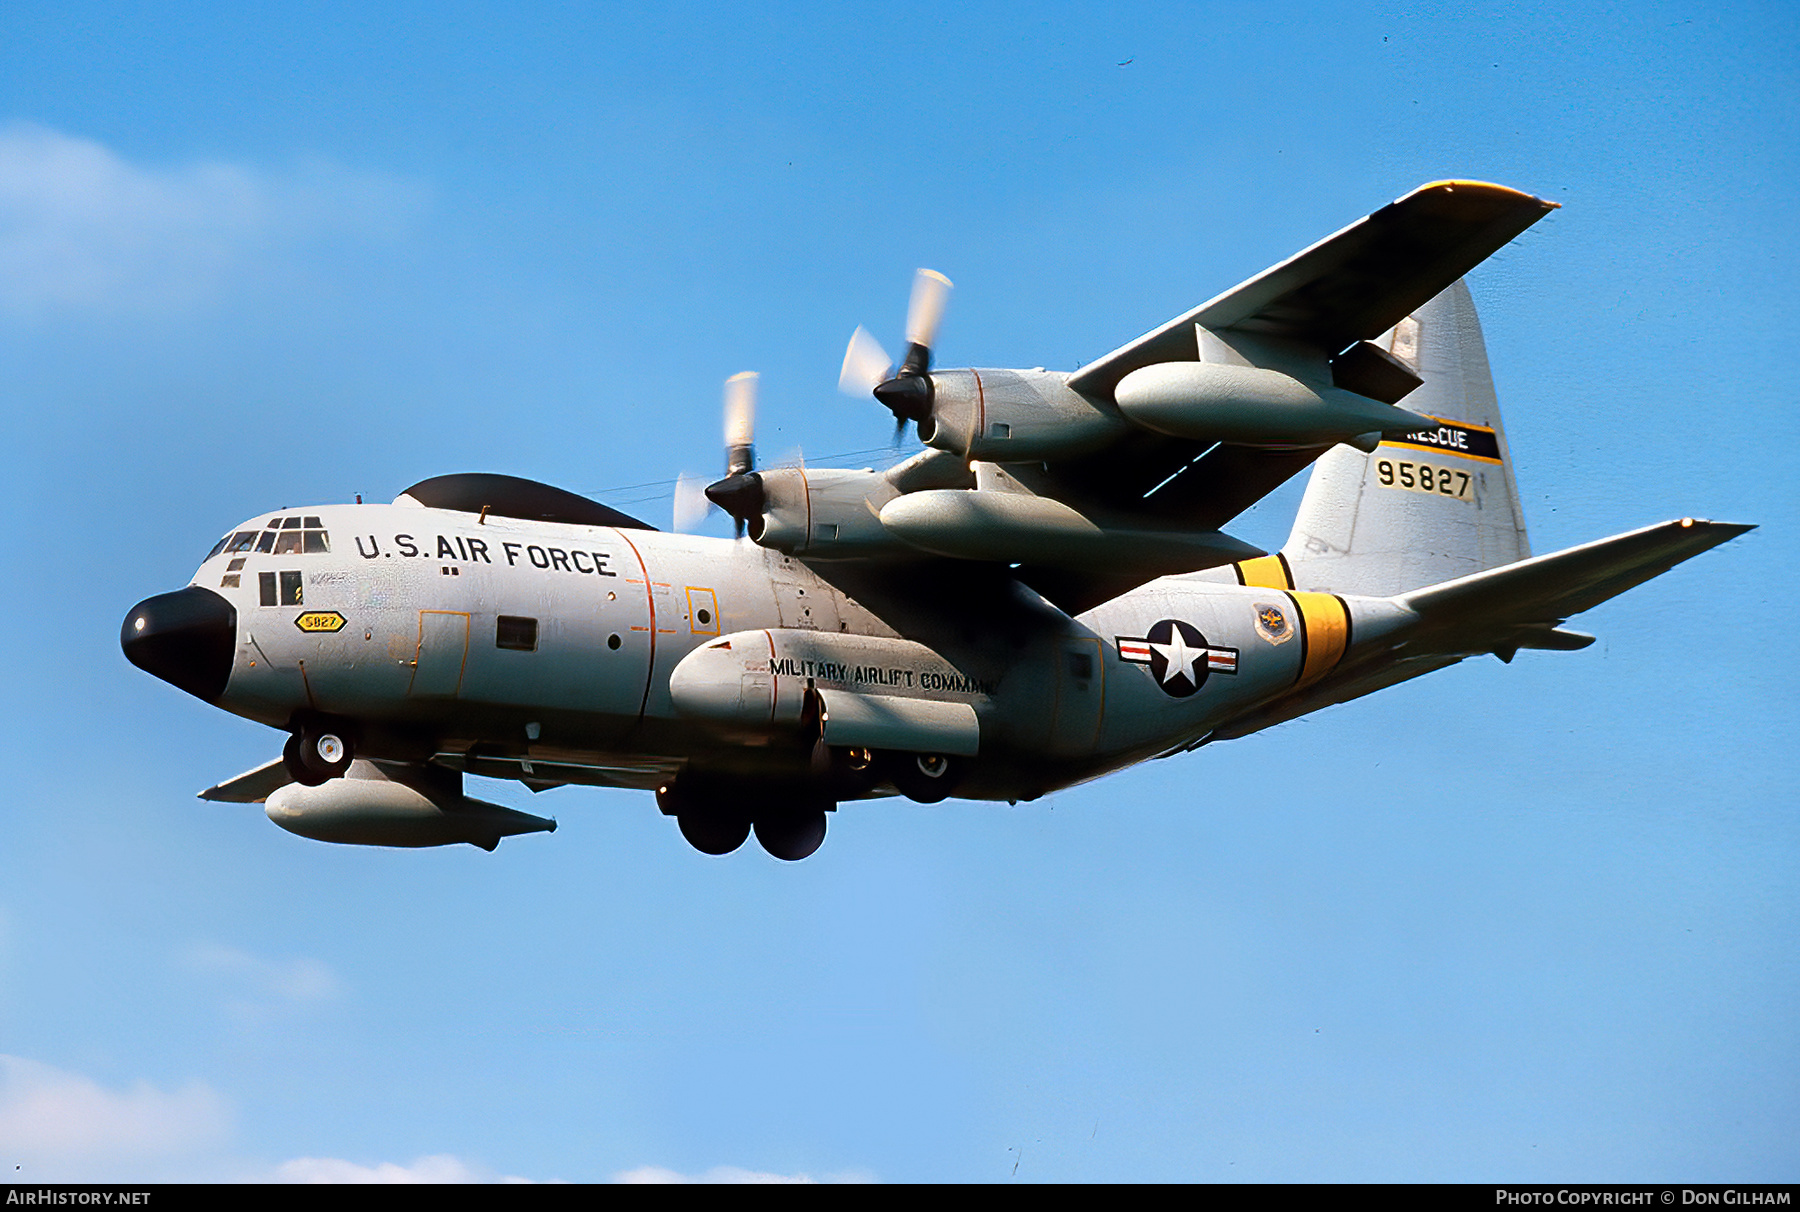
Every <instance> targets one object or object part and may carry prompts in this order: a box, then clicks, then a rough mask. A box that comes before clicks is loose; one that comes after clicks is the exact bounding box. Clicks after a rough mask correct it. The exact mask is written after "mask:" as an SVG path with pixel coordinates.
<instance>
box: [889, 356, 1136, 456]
mask: <svg viewBox="0 0 1800 1212" xmlns="http://www.w3.org/2000/svg"><path fill="white" fill-rule="evenodd" d="M1068 378H1069V376H1068V375H1066V374H1057V373H1055V372H1053V371H1045V370H942V371H937V372H935V373H933V374H931V375H929V376H927V380H928V382H929V383H930V392H929V398H930V404H931V407H930V411H929V412H927V413H925V414H924V415H923V416H921V417H920V418H919V419H918V426H919V440H920V441H921V442H924V443H925V444H926V445H927V446H931V447H934V448H936V449H938V450H942V451H947V452H949V453H951V454H955V455H959V456H961V457H962V458H965V459H980V460H983V461H984V462H989V463H1025V462H1039V461H1042V460H1046V459H1066V458H1070V457H1072V456H1075V455H1081V454H1086V453H1087V452H1089V451H1091V450H1096V449H1098V448H1100V447H1102V446H1105V445H1107V444H1108V443H1109V442H1112V441H1113V440H1114V439H1116V438H1117V437H1118V436H1119V435H1120V434H1121V433H1123V432H1125V430H1127V429H1128V428H1129V424H1128V422H1127V419H1126V418H1124V417H1122V416H1121V415H1120V414H1119V411H1118V410H1117V409H1115V408H1111V407H1108V406H1105V405H1102V404H1100V403H1097V402H1095V401H1094V400H1092V399H1089V398H1088V397H1087V396H1084V395H1082V394H1081V393H1080V392H1077V391H1071V390H1069V386H1068Z"/></svg>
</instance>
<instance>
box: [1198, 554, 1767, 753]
mask: <svg viewBox="0 0 1800 1212" xmlns="http://www.w3.org/2000/svg"><path fill="white" fill-rule="evenodd" d="M1754 529H1755V527H1754V526H1744V525H1738V524H1735V523H1729V522H1703V521H1696V520H1695V519H1693V518H1683V519H1681V520H1680V521H1678V522H1664V523H1662V524H1661V525H1658V526H1647V527H1645V528H1644V529H1642V530H1632V531H1627V532H1626V533H1625V534H1618V535H1614V536H1612V537H1611V538H1609V539H1601V540H1599V541H1598V542H1594V543H1584V544H1582V545H1581V546H1580V547H1571V548H1569V549H1568V550H1566V551H1558V552H1556V553H1554V554H1552V555H1547V556H1538V557H1536V558H1534V559H1529V560H1520V561H1518V562H1517V563H1513V564H1507V565H1505V566H1503V567H1500V568H1490V569H1488V570H1487V571H1485V572H1478V573H1474V574H1472V575H1470V576H1466V577H1459V578H1457V579H1456V580H1453V581H1444V582H1442V583H1440V584H1437V585H1431V586H1427V587H1426V588H1424V589H1417V590H1414V591H1413V592H1411V593H1406V594H1401V595H1399V596H1398V597H1395V598H1392V599H1389V600H1390V601H1392V602H1394V603H1397V604H1399V605H1401V606H1405V607H1407V608H1408V609H1410V610H1411V611H1412V612H1413V613H1414V614H1415V615H1416V616H1417V621H1416V622H1414V623H1411V624H1409V625H1408V626H1407V627H1406V628H1405V629H1404V630H1401V631H1398V632H1390V633H1389V634H1388V635H1387V636H1386V637H1385V638H1384V639H1383V640H1381V641H1379V642H1377V643H1376V644H1374V645H1371V646H1368V647H1365V648H1364V649H1363V651H1362V652H1360V653H1357V654H1354V655H1353V656H1352V657H1350V658H1349V659H1346V660H1345V661H1344V663H1343V664H1342V665H1340V666H1339V667H1338V669H1336V670H1334V671H1333V672H1332V673H1331V674H1330V675H1329V676H1327V677H1326V678H1324V679H1322V680H1320V681H1317V682H1313V683H1311V684H1310V685H1307V686H1304V687H1302V688H1301V689H1299V690H1297V691H1296V692H1295V693H1293V694H1291V695H1288V696H1287V697H1286V698H1281V699H1276V700H1274V701H1273V702H1270V703H1265V704H1263V705H1261V706H1259V707H1256V708H1254V709H1252V710H1250V711H1247V712H1245V713H1244V714H1243V715H1240V716H1237V717H1234V718H1232V719H1230V720H1227V721H1225V722H1224V723H1223V724H1221V725H1220V726H1219V727H1217V728H1215V729H1214V730H1213V731H1212V732H1210V733H1208V734H1207V736H1206V737H1205V738H1204V741H1226V740H1232V739H1235V738H1237V737H1245V736H1249V735H1250V734H1251V733H1253V732H1260V731H1262V730H1263V729H1265V728H1270V727H1273V726H1274V725H1276V724H1281V723H1285V722H1287V721H1288V720H1292V719H1298V718H1299V717H1300V716H1303V715H1307V714H1309V713H1311V712H1314V711H1318V710H1321V709H1322V708H1325V707H1330V706H1332V705H1333V704H1336V703H1347V702H1349V701H1350V700H1352V699H1358V698H1361V697H1362V696H1363V695H1365V694H1372V693H1374V692H1375V691H1377V690H1381V689H1384V688H1386V687H1388V686H1395V685H1398V684H1399V683H1401V682H1406V681H1410V680H1412V679H1413V678H1416V677H1420V676H1422V675H1424V674H1427V673H1431V672H1432V671H1434V670H1437V669H1443V668H1445V667H1446V666H1449V665H1454V664H1456V663H1457V662H1458V661H1460V660H1463V659H1464V658H1465V657H1469V656H1473V655H1474V654H1476V653H1482V652H1491V653H1493V654H1494V655H1495V656H1497V657H1499V658H1500V659H1501V660H1503V661H1511V660H1512V658H1513V657H1514V655H1516V654H1517V653H1518V651H1519V649H1521V648H1538V649H1550V650H1554V651H1564V652H1567V651H1573V650H1576V649H1581V648H1586V647H1587V646H1588V645H1589V644H1592V643H1593V642H1594V637H1593V636H1591V635H1587V634H1586V633H1584V632H1580V631H1572V630H1569V629H1567V628H1564V627H1559V626H1557V624H1558V623H1560V622H1561V621H1562V620H1563V619H1565V618H1568V617H1569V616H1570V615H1572V614H1577V613H1579V612H1581V611H1583V610H1587V609H1589V608H1591V607H1594V606H1598V605H1599V604H1600V603H1602V602H1604V601H1607V600H1608V599H1609V598H1613V597H1617V596H1618V595H1619V594H1621V593H1624V592H1625V591H1626V590H1627V589H1630V588H1632V587H1633V586H1635V585H1641V584H1643V583H1644V582H1645V581H1648V580H1649V579H1650V578H1652V577H1655V576H1659V575H1661V574H1662V573H1665V572H1667V571H1668V570H1669V569H1671V568H1673V567H1675V565H1677V564H1679V563H1681V562H1682V561H1683V560H1688V559H1692V558H1693V557H1694V556H1697V555H1699V554H1700V553H1701V552H1703V551H1708V550H1710V549H1711V548H1714V547H1717V546H1718V545H1719V544H1721V543H1724V542H1727V541H1728V540H1730V539H1734V538H1736V537H1737V536H1738V535H1740V534H1743V533H1744V532H1745V531H1747V530H1754ZM1351 600H1352V601H1353V602H1354V601H1356V600H1357V599H1351Z"/></svg>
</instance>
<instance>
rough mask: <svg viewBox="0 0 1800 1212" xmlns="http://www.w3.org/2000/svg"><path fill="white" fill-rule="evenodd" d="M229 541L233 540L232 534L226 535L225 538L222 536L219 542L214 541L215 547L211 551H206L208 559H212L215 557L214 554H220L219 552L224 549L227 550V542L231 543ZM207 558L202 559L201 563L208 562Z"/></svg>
mask: <svg viewBox="0 0 1800 1212" xmlns="http://www.w3.org/2000/svg"><path fill="white" fill-rule="evenodd" d="M229 542H231V536H230V535H226V536H225V537H224V538H222V539H220V540H219V541H218V542H217V543H214V544H213V549H212V550H211V551H209V552H207V553H206V560H210V559H212V558H213V557H214V556H216V555H218V554H219V553H220V552H221V551H224V550H225V544H227V543H229ZM206 560H201V561H200V562H201V563H202V564H204V563H206Z"/></svg>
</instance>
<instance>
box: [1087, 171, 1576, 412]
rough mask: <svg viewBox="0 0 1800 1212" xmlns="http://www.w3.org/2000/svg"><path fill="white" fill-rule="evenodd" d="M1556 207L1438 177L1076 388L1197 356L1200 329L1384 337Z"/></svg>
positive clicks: (1126, 352)
mask: <svg viewBox="0 0 1800 1212" xmlns="http://www.w3.org/2000/svg"><path fill="white" fill-rule="evenodd" d="M1557 205H1558V204H1557V203H1555V202H1548V201H1545V200H1544V199H1542V198H1534V197H1532V196H1531V195H1530V194H1527V193H1521V192H1520V191H1518V190H1515V189H1508V188H1506V187H1505V186H1502V185H1489V184H1487V183H1485V182H1481V181H1434V182H1432V183H1431V184H1429V185H1421V186H1420V187H1419V188H1418V189H1415V190H1413V191H1412V192H1411V193H1409V194H1407V195H1406V196H1405V197H1403V198H1400V199H1398V200H1397V201H1394V202H1390V203H1389V204H1388V205H1386V206H1384V207H1382V208H1381V209H1380V210H1378V211H1376V212H1375V213H1374V214H1372V215H1369V216H1367V217H1366V218H1363V219H1359V220H1357V221H1356V222H1355V223H1352V224H1351V225H1350V226H1349V227H1346V228H1344V229H1343V230H1342V231H1340V232H1337V233H1336V234H1335V235H1330V236H1326V237H1325V238H1324V239H1323V240H1320V241H1319V242H1318V243H1317V244H1314V245H1313V246H1312V247H1311V248H1308V249H1306V250H1304V251H1302V252H1298V253H1295V254H1294V255H1293V256H1291V257H1289V258H1288V259H1287V260H1285V261H1283V262H1281V264H1279V265H1276V266H1274V267H1273V268H1270V269H1266V270H1264V271H1263V272H1262V273H1260V274H1258V275H1256V276H1255V277H1254V278H1251V279H1250V280H1249V281H1248V282H1244V283H1242V284H1240V285H1238V286H1234V287H1232V288H1231V289H1230V290H1228V291H1226V292H1225V293H1224V294H1222V295H1220V296H1218V297H1217V298H1215V299H1212V300H1211V301H1209V302H1206V303H1202V304H1201V305H1200V306H1199V307H1196V308H1194V310H1192V311H1190V312H1187V313H1185V314H1183V315H1179V316H1176V317H1175V318H1174V319H1173V320H1170V321H1169V322H1168V323H1167V324H1164V325H1163V326H1162V327H1160V328H1157V329H1155V330H1153V331H1151V332H1147V333H1145V334H1144V335H1143V336H1141V337H1139V338H1138V339H1137V340H1135V341H1132V342H1131V343H1130V344H1128V345H1124V346H1121V347H1120V348H1118V349H1115V350H1113V351H1112V352H1111V353H1109V354H1107V355H1106V356H1105V357H1103V358H1100V359H1097V360H1096V361H1093V362H1090V363H1088V364H1087V365H1086V366H1084V367H1082V368H1081V369H1080V370H1078V371H1076V372H1075V373H1074V375H1073V376H1071V377H1070V379H1069V386H1070V387H1072V388H1074V389H1075V390H1076V391H1080V392H1084V393H1086V394H1088V395H1093V396H1110V395H1111V394H1112V391H1113V388H1115V387H1117V386H1118V383H1119V380H1120V379H1122V378H1124V377H1125V376H1126V375H1127V374H1130V373H1131V372H1132V371H1134V370H1137V369H1139V368H1140V367H1144V366H1149V365H1151V364H1153V363H1156V362H1192V361H1195V360H1197V359H1198V358H1199V356H1200V355H1199V348H1198V344H1197V340H1196V337H1195V334H1194V326H1195V325H1196V324H1198V325H1201V326H1202V327H1205V328H1209V329H1237V330H1239V331H1243V332H1253V333H1258V334H1263V335H1268V336H1277V337H1286V338H1291V339H1294V340H1299V341H1303V342H1305V343H1307V344H1309V345H1314V346H1317V347H1319V348H1321V349H1323V350H1324V351H1325V352H1326V353H1328V354H1334V353H1337V352H1338V351H1339V350H1341V349H1343V348H1345V347H1346V346H1348V345H1350V344H1351V343H1352V342H1354V341H1358V340H1366V339H1368V338H1370V337H1373V336H1376V335H1378V334H1380V333H1383V332H1386V331H1387V330H1388V329H1390V328H1392V327H1393V326H1394V325H1396V324H1398V323H1399V322H1400V321H1401V320H1402V319H1404V318H1405V317H1406V316H1408V315H1410V314H1411V313H1412V312H1414V311H1416V310H1418V308H1419V307H1420V306H1422V305H1423V304H1424V303H1425V301H1426V300H1428V299H1430V298H1432V297H1433V296H1434V295H1436V294H1437V293H1438V292H1439V291H1441V290H1443V289H1444V288H1445V287H1447V286H1449V285H1450V283H1452V282H1454V281H1456V279H1458V278H1460V277H1462V276H1463V275H1464V274H1466V273H1468V272H1469V271H1470V270H1471V269H1473V268H1475V266H1477V265H1479V264H1481V262H1483V261H1485V260H1486V259H1487V258H1488V257H1490V256H1492V255H1493V254H1494V253H1495V252H1496V251H1498V250H1499V249H1500V248H1501V246H1503V245H1504V244H1506V243H1507V241H1509V240H1511V239H1512V238H1513V237H1514V236H1516V235H1518V234H1519V233H1520V232H1522V231H1524V230H1525V229H1526V228H1527V227H1530V226H1531V225H1532V224H1533V223H1535V222H1537V221H1538V220H1539V219H1541V218H1543V217H1544V216H1545V215H1546V214H1548V213H1550V211H1552V210H1555V209H1556V207H1557Z"/></svg>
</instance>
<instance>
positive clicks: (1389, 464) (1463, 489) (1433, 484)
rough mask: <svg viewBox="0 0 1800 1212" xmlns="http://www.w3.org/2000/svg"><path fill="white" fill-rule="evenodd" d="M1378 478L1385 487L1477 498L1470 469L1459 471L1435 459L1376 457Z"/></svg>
mask: <svg viewBox="0 0 1800 1212" xmlns="http://www.w3.org/2000/svg"><path fill="white" fill-rule="evenodd" d="M1375 478H1376V479H1377V480H1379V481H1380V482H1381V486H1382V487H1383V488H1404V489H1406V490H1407V491H1408V492H1429V493H1431V494H1433V495H1434V496H1440V497H1451V498H1454V499H1455V500H1458V501H1473V500H1474V499H1475V492H1474V488H1475V485H1474V481H1473V477H1472V476H1470V475H1469V473H1468V472H1466V471H1455V470H1452V469H1451V468H1448V467H1438V466H1436V465H1434V464H1431V463H1413V462H1408V461H1405V460H1401V459H1376V460H1375Z"/></svg>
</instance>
